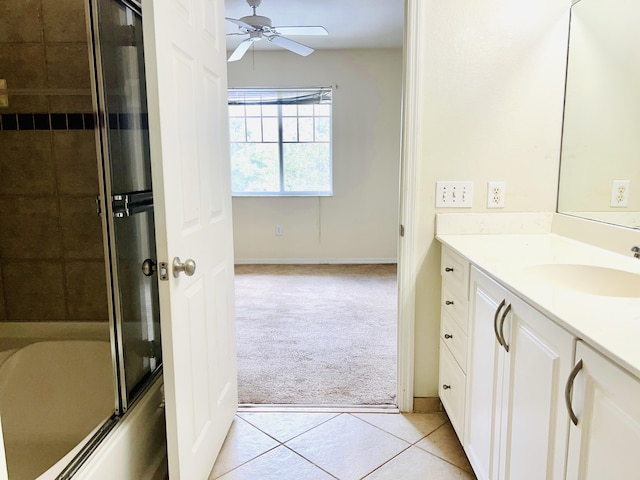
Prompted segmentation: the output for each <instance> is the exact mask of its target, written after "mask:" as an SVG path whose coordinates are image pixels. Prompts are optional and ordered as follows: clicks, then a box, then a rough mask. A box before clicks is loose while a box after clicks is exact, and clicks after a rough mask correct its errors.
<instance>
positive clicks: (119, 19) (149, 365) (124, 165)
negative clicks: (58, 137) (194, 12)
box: [93, 0, 162, 412]
mask: <svg viewBox="0 0 640 480" xmlns="http://www.w3.org/2000/svg"><path fill="white" fill-rule="evenodd" d="M93 11H94V15H96V16H97V19H95V20H96V21H97V36H98V39H99V40H98V42H97V52H96V53H97V54H96V59H97V70H98V82H97V83H98V85H97V90H98V99H99V105H100V110H101V113H102V115H101V118H102V122H101V128H102V137H103V141H102V145H103V158H104V163H105V164H104V174H105V178H104V182H105V191H106V196H107V202H106V205H107V214H108V215H109V222H108V223H109V229H110V232H109V240H110V252H111V270H112V272H111V273H112V282H113V292H114V299H113V300H114V313H115V319H114V326H113V328H114V339H115V350H116V354H117V362H118V375H119V377H120V378H119V385H120V393H121V395H120V396H121V405H120V407H121V411H122V412H124V411H126V409H127V408H128V406H129V405H130V404H131V401H132V400H133V399H134V398H135V396H136V395H137V393H138V392H139V391H140V389H141V388H142V387H143V386H144V385H145V380H147V379H148V378H149V377H151V376H152V375H153V373H154V372H155V371H156V370H157V369H158V368H159V366H160V365H161V362H162V351H161V343H160V313H159V299H158V275H157V273H156V241H155V225H154V214H153V189H152V184H151V165H150V157H149V131H148V117H147V113H148V110H147V95H146V87H145V85H146V83H145V75H144V57H143V41H142V21H141V15H140V9H139V5H137V4H136V3H135V2H133V1H120V0H94V9H93Z"/></svg>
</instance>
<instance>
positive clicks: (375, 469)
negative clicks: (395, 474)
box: [359, 442, 413, 480]
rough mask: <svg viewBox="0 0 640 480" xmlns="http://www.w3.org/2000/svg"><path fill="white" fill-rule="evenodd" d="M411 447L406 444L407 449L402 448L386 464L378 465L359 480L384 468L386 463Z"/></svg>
mask: <svg viewBox="0 0 640 480" xmlns="http://www.w3.org/2000/svg"><path fill="white" fill-rule="evenodd" d="M411 447H413V445H412V444H410V443H409V442H407V447H406V448H404V449H403V450H401V451H399V452H398V453H397V454H395V455H394V456H393V457H391V458H390V459H388V460H387V461H386V462H384V463H383V464H381V465H378V466H377V467H376V468H374V469H373V470H371V471H370V472H369V473H367V474H366V475H364V476H362V477H360V479H359V480H364V479H366V478H367V477H368V476H369V475H371V474H372V473H373V472H376V471H378V470H380V469H381V468H382V467H384V466H385V465H386V464H387V463H389V462H390V461H392V460H393V459H395V458H397V457H399V456H400V455H402V454H403V453H404V452H406V451H407V450H409V449H410V448H411Z"/></svg>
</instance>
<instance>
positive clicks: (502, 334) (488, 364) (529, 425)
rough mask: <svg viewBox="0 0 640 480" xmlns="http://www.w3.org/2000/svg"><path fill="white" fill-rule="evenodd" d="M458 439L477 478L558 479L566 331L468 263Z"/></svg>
mask: <svg viewBox="0 0 640 480" xmlns="http://www.w3.org/2000/svg"><path fill="white" fill-rule="evenodd" d="M469 308H470V316H469V332H468V335H469V339H470V341H469V350H468V369H467V388H466V390H467V391H466V395H467V397H466V414H465V433H464V439H463V444H464V447H465V450H466V452H467V455H468V457H469V461H470V462H471V464H472V466H473V468H474V471H475V473H476V475H477V476H478V478H479V479H512V480H527V479H531V480H533V479H536V480H537V479H558V480H559V479H561V478H564V469H565V458H566V438H567V430H568V422H569V417H568V414H567V411H566V409H565V404H564V403H565V402H564V395H563V392H564V387H565V382H566V380H567V378H568V375H569V373H570V372H571V369H572V367H573V361H572V360H573V345H574V340H575V339H574V337H573V336H572V335H571V334H570V333H568V332H567V331H566V330H564V329H562V328H561V327H559V326H558V325H557V324H556V323H554V322H553V321H551V320H550V319H548V318H546V317H545V316H544V315H542V314H541V313H539V312H538V311H536V310H535V309H533V308H532V307H530V306H529V305H528V304H526V303H525V302H523V301H522V300H520V299H519V298H518V297H516V296H515V295H514V294H512V293H511V292H509V291H508V290H507V289H505V288H504V287H502V286H500V285H499V284H498V283H496V282H495V281H493V280H492V279H490V278H489V277H488V276H486V275H485V274H483V273H482V272H480V271H479V270H477V269H476V268H475V267H472V268H471V273H470V298H469Z"/></svg>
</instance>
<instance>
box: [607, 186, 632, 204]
mask: <svg viewBox="0 0 640 480" xmlns="http://www.w3.org/2000/svg"><path fill="white" fill-rule="evenodd" d="M630 183H631V181H630V180H614V181H613V184H612V186H611V206H612V207H626V206H627V205H629V186H630Z"/></svg>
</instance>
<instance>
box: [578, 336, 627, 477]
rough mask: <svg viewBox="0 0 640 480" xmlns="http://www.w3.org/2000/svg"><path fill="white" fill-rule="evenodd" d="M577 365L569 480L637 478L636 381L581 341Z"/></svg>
mask: <svg viewBox="0 0 640 480" xmlns="http://www.w3.org/2000/svg"><path fill="white" fill-rule="evenodd" d="M576 365H577V367H576V370H575V371H574V373H575V379H574V380H573V383H570V384H569V387H572V388H571V389H570V390H569V391H568V392H567V393H568V394H569V399H570V408H571V410H572V411H573V412H574V415H575V421H576V424H574V423H573V422H572V423H571V424H570V434H569V456H568V461H567V479H581V480H582V479H584V480H596V479H597V480H600V479H603V478H610V479H632V478H635V479H638V478H640V470H639V469H638V454H639V453H640V401H639V399H640V379H638V378H637V377H635V376H633V375H631V374H630V373H629V372H627V371H626V370H624V369H622V368H620V367H619V366H618V365H616V364H615V363H613V362H612V361H611V360H609V359H607V358H606V357H604V356H602V355H601V354H599V353H598V352H596V351H595V350H593V349H592V348H591V347H589V346H588V345H586V344H585V343H583V342H581V341H580V342H578V345H577V348H576Z"/></svg>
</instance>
